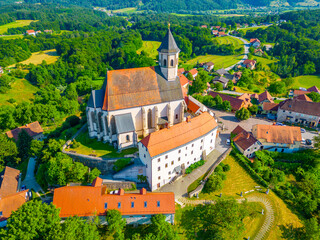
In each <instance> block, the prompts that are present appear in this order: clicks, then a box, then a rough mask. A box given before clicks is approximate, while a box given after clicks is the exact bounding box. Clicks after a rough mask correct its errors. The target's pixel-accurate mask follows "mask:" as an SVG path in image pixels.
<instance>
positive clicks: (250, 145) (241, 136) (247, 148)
mask: <svg viewBox="0 0 320 240" xmlns="http://www.w3.org/2000/svg"><path fill="white" fill-rule="evenodd" d="M231 136H232V140H233V142H234V145H235V146H236V147H237V149H238V150H239V151H240V152H241V153H242V154H243V155H244V156H246V157H247V158H251V157H254V155H255V154H254V153H255V152H256V151H259V150H261V147H262V145H261V143H260V142H259V141H258V140H257V139H256V138H255V137H254V136H253V135H252V134H251V133H248V132H247V131H246V130H244V129H243V128H242V127H240V125H238V126H237V127H236V128H235V129H234V130H233V131H232V132H231Z"/></svg>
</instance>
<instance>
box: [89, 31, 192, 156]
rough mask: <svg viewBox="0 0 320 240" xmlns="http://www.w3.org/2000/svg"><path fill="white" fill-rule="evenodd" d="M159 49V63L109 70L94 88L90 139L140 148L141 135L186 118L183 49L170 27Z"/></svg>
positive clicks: (90, 113)
mask: <svg viewBox="0 0 320 240" xmlns="http://www.w3.org/2000/svg"><path fill="white" fill-rule="evenodd" d="M157 50H158V53H159V66H150V67H141V68H131V69H119V70H112V71H108V72H107V77H106V79H105V82H104V84H103V86H102V88H101V89H99V90H92V92H91V96H90V98H89V102H88V105H87V109H86V114H87V120H88V132H89V137H90V138H97V139H98V140H100V141H103V142H106V143H109V144H112V145H113V146H116V148H117V149H118V150H119V151H121V150H123V149H126V148H131V147H136V146H137V142H138V137H145V136H147V135H148V134H150V133H152V132H155V131H158V130H159V129H161V128H163V127H164V126H165V125H166V124H169V125H170V126H172V125H174V124H178V123H180V122H182V121H184V119H185V117H184V111H185V109H186V104H185V101H184V96H183V91H182V87H181V83H180V78H179V75H178V62H179V53H180V49H179V48H178V46H177V44H176V42H175V39H174V37H173V35H172V33H171V30H170V28H169V29H168V31H167V34H166V35H165V37H164V39H163V41H162V43H161V45H160V47H159V48H158V49H157Z"/></svg>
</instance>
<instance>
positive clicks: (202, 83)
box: [188, 71, 210, 95]
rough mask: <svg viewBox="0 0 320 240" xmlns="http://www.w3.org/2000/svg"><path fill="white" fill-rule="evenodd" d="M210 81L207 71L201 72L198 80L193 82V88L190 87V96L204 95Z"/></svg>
mask: <svg viewBox="0 0 320 240" xmlns="http://www.w3.org/2000/svg"><path fill="white" fill-rule="evenodd" d="M209 81H210V76H209V75H208V72H207V71H199V73H198V75H197V76H196V79H195V80H194V81H193V82H192V86H189V93H188V94H190V95H192V94H194V93H203V91H204V90H206V89H207V83H208V82H209Z"/></svg>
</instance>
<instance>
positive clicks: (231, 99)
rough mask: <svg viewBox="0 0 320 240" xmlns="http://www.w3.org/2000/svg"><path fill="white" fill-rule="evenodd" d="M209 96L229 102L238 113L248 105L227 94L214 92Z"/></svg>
mask: <svg viewBox="0 0 320 240" xmlns="http://www.w3.org/2000/svg"><path fill="white" fill-rule="evenodd" d="M208 94H209V95H211V96H212V97H213V98H215V97H216V96H220V97H221V98H222V100H223V101H229V102H230V105H231V110H232V111H238V110H240V109H241V108H243V107H245V105H246V103H245V101H244V100H242V99H239V98H236V97H232V96H230V95H226V94H223V93H219V92H213V91H210V92H209V93H208Z"/></svg>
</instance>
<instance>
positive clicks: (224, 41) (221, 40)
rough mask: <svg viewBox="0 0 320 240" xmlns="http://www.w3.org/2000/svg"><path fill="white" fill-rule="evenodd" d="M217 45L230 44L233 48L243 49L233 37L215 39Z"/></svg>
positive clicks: (241, 43)
mask: <svg viewBox="0 0 320 240" xmlns="http://www.w3.org/2000/svg"><path fill="white" fill-rule="evenodd" d="M215 39H216V40H217V41H218V43H219V44H232V45H233V46H235V48H240V47H243V42H242V41H241V40H240V39H238V38H234V37H230V36H226V37H217V38H215Z"/></svg>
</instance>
